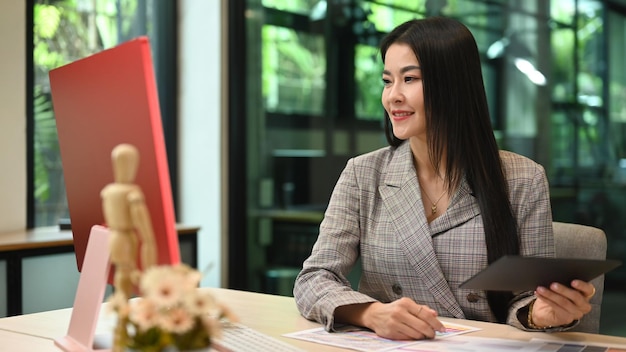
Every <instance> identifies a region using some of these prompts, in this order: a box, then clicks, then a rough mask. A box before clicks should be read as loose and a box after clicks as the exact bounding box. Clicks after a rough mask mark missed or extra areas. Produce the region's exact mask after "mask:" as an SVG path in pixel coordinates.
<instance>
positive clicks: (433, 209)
mask: <svg viewBox="0 0 626 352" xmlns="http://www.w3.org/2000/svg"><path fill="white" fill-rule="evenodd" d="M430 210H432V212H433V215H434V214H435V213H437V205H436V204H433V206H432V207H430Z"/></svg>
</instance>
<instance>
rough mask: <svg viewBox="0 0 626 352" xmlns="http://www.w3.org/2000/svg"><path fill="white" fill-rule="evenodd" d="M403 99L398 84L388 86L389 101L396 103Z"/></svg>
mask: <svg viewBox="0 0 626 352" xmlns="http://www.w3.org/2000/svg"><path fill="white" fill-rule="evenodd" d="M403 99H404V94H403V93H402V90H401V89H400V87H399V86H398V85H393V86H391V87H390V88H389V102H391V103H397V102H401V101H402V100H403Z"/></svg>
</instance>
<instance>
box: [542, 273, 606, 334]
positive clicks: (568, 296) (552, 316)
mask: <svg viewBox="0 0 626 352" xmlns="http://www.w3.org/2000/svg"><path fill="white" fill-rule="evenodd" d="M595 293H596V288H595V287H593V285H592V284H590V283H588V282H584V281H581V280H573V281H572V283H571V287H567V286H565V285H563V284H559V283H552V284H551V285H550V287H549V288H547V287H543V286H540V287H537V289H536V290H535V295H536V296H537V300H536V301H535V303H534V304H533V307H532V308H533V311H532V313H531V314H532V322H533V324H534V325H535V326H538V327H549V326H562V325H568V324H571V323H572V322H573V321H574V320H577V319H580V318H582V317H583V316H584V315H585V314H587V313H589V312H590V311H591V304H589V300H591V297H593V295H594V294H595Z"/></svg>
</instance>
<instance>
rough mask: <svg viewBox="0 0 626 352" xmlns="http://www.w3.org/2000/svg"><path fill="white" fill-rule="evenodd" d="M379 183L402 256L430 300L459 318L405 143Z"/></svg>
mask: <svg viewBox="0 0 626 352" xmlns="http://www.w3.org/2000/svg"><path fill="white" fill-rule="evenodd" d="M383 182H384V183H383V184H382V185H380V186H379V192H380V195H381V198H382V201H383V204H384V206H385V208H386V209H387V212H388V214H389V216H390V217H391V219H390V220H391V222H392V223H393V224H394V226H395V229H396V231H397V233H398V241H399V243H400V246H401V247H402V249H403V250H404V252H405V255H406V257H407V258H408V260H409V262H410V263H411V265H412V266H413V267H414V268H415V270H416V272H417V273H418V275H419V276H420V277H421V279H422V281H423V282H424V283H426V285H427V286H428V289H429V290H430V292H431V294H432V295H433V297H435V299H437V300H438V301H439V302H440V304H442V305H443V306H444V307H445V308H446V309H447V310H448V311H449V312H450V314H452V315H453V316H455V317H458V318H463V317H464V314H463V311H462V310H461V307H460V306H459V303H458V302H457V301H456V299H455V297H454V295H453V294H452V291H451V290H450V287H449V286H448V282H447V280H446V278H445V277H444V275H443V272H442V270H441V267H440V266H439V262H438V261H437V256H436V255H435V251H434V248H433V242H432V234H431V228H430V225H429V224H428V222H427V221H426V216H425V215H424V214H425V213H424V206H423V204H422V199H421V192H420V190H419V184H418V181H417V175H416V173H415V167H414V166H413V156H412V153H411V149H410V147H409V143H404V144H402V145H401V146H399V147H398V148H397V149H396V152H395V153H394V155H393V157H392V159H391V160H390V162H389V164H388V169H387V175H386V176H385V179H384V180H383Z"/></svg>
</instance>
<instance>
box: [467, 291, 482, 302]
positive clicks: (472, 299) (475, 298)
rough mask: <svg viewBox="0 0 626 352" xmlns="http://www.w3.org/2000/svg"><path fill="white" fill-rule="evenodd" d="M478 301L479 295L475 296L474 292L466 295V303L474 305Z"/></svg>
mask: <svg viewBox="0 0 626 352" xmlns="http://www.w3.org/2000/svg"><path fill="white" fill-rule="evenodd" d="M479 300H480V296H479V295H477V294H475V293H474V292H472V293H469V294H468V295H467V301H468V302H470V303H476V302H478V301H479Z"/></svg>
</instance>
